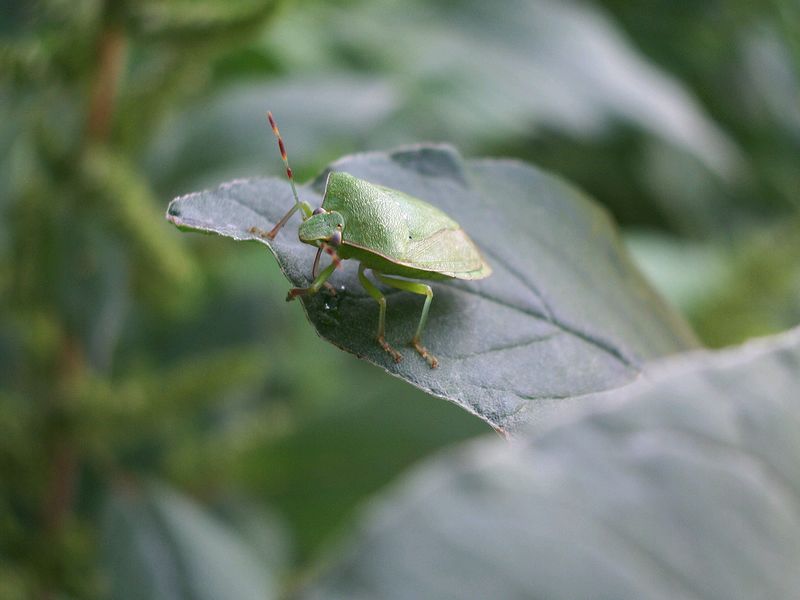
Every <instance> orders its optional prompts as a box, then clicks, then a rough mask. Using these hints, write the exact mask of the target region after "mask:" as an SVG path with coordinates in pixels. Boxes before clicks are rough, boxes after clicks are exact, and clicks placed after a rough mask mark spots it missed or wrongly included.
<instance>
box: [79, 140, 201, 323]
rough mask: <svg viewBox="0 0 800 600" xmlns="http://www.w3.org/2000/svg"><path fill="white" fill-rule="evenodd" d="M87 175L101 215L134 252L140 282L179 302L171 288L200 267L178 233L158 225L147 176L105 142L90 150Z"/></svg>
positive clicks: (190, 277)
mask: <svg viewBox="0 0 800 600" xmlns="http://www.w3.org/2000/svg"><path fill="white" fill-rule="evenodd" d="M83 176H84V177H85V182H86V186H87V188H88V190H89V192H90V193H93V194H96V195H97V197H98V198H99V201H100V202H99V206H98V208H99V209H100V211H102V212H101V214H102V215H103V216H105V217H106V219H107V222H108V223H109V224H110V225H111V226H112V227H113V228H114V231H115V233H117V234H118V235H119V236H120V238H121V239H122V240H124V241H125V242H126V244H127V247H128V250H129V251H130V253H131V254H132V255H133V258H134V260H133V264H134V267H135V268H136V276H137V283H138V284H139V286H140V287H141V288H142V289H143V290H144V291H145V292H147V293H148V294H149V296H150V297H151V298H155V299H157V300H158V301H160V302H162V303H164V304H165V305H169V304H170V303H171V302H175V301H176V298H175V295H174V294H170V292H171V291H172V292H174V291H175V290H177V289H180V288H183V289H186V288H188V287H190V286H191V285H192V283H193V282H194V280H195V275H196V273H195V270H196V267H195V265H194V263H193V262H192V259H191V257H190V256H189V254H188V253H187V252H186V250H185V249H184V248H183V247H182V246H181V245H180V244H177V243H176V242H177V240H176V239H175V238H173V237H172V236H170V235H163V232H159V231H158V229H157V228H154V223H157V222H158V220H157V219H154V217H155V215H154V214H153V211H154V210H155V203H154V201H153V197H152V193H151V191H150V188H149V186H148V184H147V182H146V180H145V179H144V178H143V177H142V175H141V174H140V173H138V172H137V170H136V168H135V167H134V166H133V165H132V164H131V163H130V162H129V161H128V160H127V159H126V158H125V157H124V156H123V155H121V154H118V153H115V152H113V151H108V150H106V149H104V148H100V147H95V148H93V149H92V150H91V151H90V152H89V153H88V154H87V158H86V160H85V163H84V164H83ZM179 299H180V300H183V297H181V298H179ZM173 308H176V307H175V306H173Z"/></svg>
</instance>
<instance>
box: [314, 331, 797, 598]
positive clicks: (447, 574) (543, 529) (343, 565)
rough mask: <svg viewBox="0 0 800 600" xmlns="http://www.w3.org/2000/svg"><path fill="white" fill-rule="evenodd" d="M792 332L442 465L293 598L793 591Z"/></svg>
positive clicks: (407, 488)
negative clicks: (527, 435) (523, 437)
mask: <svg viewBox="0 0 800 600" xmlns="http://www.w3.org/2000/svg"><path fill="white" fill-rule="evenodd" d="M798 386H800V329H797V330H794V331H792V332H790V333H788V334H786V335H783V336H780V337H776V338H772V339H768V340H763V341H759V342H757V343H753V344H750V345H748V346H745V347H742V348H737V349H735V350H732V351H728V352H724V353H719V354H711V353H708V354H705V355H704V354H695V355H691V356H690V357H689V358H682V359H679V360H675V361H673V362H672V363H671V364H668V365H664V366H662V367H661V369H660V370H659V371H656V370H655V369H654V371H653V374H652V377H651V378H649V380H643V381H640V382H639V383H638V384H634V385H631V386H629V387H628V388H623V389H620V390H615V391H612V392H609V393H607V394H605V395H604V396H606V397H605V398H598V399H596V400H595V401H593V402H591V403H589V404H588V405H584V407H586V406H588V407H590V408H589V409H588V410H586V409H585V408H584V410H582V411H579V412H576V414H574V415H573V418H571V419H566V420H564V419H562V420H561V421H560V422H558V423H556V424H553V423H550V424H548V426H547V427H541V428H540V430H539V432H538V433H537V434H536V435H534V436H533V437H532V438H529V439H528V440H526V441H525V442H522V443H517V444H510V445H509V444H504V443H502V442H500V441H499V440H489V441H486V440H485V441H483V442H482V443H473V444H471V445H469V446H467V447H465V448H464V449H462V450H461V451H460V452H456V453H451V454H449V455H446V456H443V457H439V458H437V459H434V460H432V461H430V462H429V463H428V464H427V465H425V466H424V467H422V468H421V469H418V470H417V472H415V473H414V474H412V475H411V476H410V477H408V478H407V479H406V480H405V481H403V482H402V483H401V484H400V485H399V486H398V487H397V488H396V489H395V490H393V491H392V492H391V493H390V494H389V495H388V497H386V498H384V499H383V500H382V501H381V502H379V503H377V504H376V505H374V506H373V507H372V510H370V511H369V512H368V514H367V515H366V518H365V519H364V521H363V523H362V526H361V528H360V531H359V532H358V534H357V535H356V536H355V539H354V540H352V541H351V543H350V545H349V546H348V547H347V548H345V549H340V550H339V551H338V552H337V553H336V555H335V556H336V558H335V559H334V562H333V564H332V565H331V566H330V567H329V568H328V569H327V571H326V573H325V574H324V575H323V576H322V577H321V578H319V579H317V581H316V582H314V583H313V584H311V585H310V586H309V587H308V589H307V590H306V591H305V593H302V594H300V597H302V598H304V599H308V600H322V599H326V598H348V599H353V600H358V599H366V598H382V599H385V600H392V599H395V598H437V599H441V600H446V599H449V598H453V599H458V600H467V599H470V598H481V599H483V598H507V599H516V598H519V599H523V598H548V599H550V600H558V599H559V598H564V599H567V598H615V599H620V600H622V599H628V598H629V599H638V598H651V599H662V598H663V599H673V598H720V599H722V598H724V599H726V600H735V599H739V598H740V599H750V598H765V599H767V598H769V599H775V600H778V599H784V598H794V597H798V595H800V571H798V569H797V568H796V567H797V559H798V556H800V516H798V506H800V470H798V469H797V463H798V461H800V443H799V442H798V439H799V438H798V436H797V431H798V430H799V429H800V403H798V402H797V389H798Z"/></svg>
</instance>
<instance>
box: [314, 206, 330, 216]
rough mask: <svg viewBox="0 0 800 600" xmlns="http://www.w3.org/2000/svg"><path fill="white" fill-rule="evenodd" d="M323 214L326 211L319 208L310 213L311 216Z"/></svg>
mask: <svg viewBox="0 0 800 600" xmlns="http://www.w3.org/2000/svg"><path fill="white" fill-rule="evenodd" d="M325 212H327V211H326V210H325V209H324V208H322V207H321V206H320V207H319V208H315V209H314V212H312V213H311V214H312V215H321V214H323V213H325Z"/></svg>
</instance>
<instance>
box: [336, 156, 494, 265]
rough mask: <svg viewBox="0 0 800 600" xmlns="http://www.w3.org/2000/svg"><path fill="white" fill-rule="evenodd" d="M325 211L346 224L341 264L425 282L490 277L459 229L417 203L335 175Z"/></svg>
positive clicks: (347, 176) (442, 215)
mask: <svg viewBox="0 0 800 600" xmlns="http://www.w3.org/2000/svg"><path fill="white" fill-rule="evenodd" d="M322 207H323V208H324V209H325V210H328V211H336V212H338V213H340V214H341V215H342V217H343V218H344V228H343V229H344V231H343V234H342V244H341V246H340V247H339V249H338V253H339V256H341V258H343V259H347V258H354V259H356V260H359V261H360V262H362V263H363V264H364V265H365V266H367V267H369V268H372V269H375V270H377V271H380V272H382V273H387V274H394V275H401V276H404V277H413V278H422V279H449V278H455V279H483V278H484V277H487V276H489V274H490V273H491V268H490V267H489V265H488V264H487V263H486V261H485V260H484V259H483V257H482V256H481V253H480V251H479V250H478V248H477V246H476V245H475V243H474V242H473V241H472V240H471V239H470V238H469V236H468V235H467V234H466V233H465V232H464V230H463V229H461V227H460V226H459V224H458V223H456V222H455V221H454V220H453V219H451V218H450V217H448V216H447V215H446V214H445V213H443V212H442V211H441V210H439V209H438V208H436V207H434V206H431V205H430V204H428V203H427V202H425V201H423V200H420V199H419V198H414V197H413V196H409V195H408V194H405V193H403V192H400V191H398V190H394V189H391V188H387V187H383V186H380V185H375V184H373V183H369V182H368V181H364V180H363V179H358V178H357V177H353V176H352V175H350V174H348V173H340V172H332V173H330V174H329V175H328V181H327V184H326V186H325V198H324V199H323V202H322Z"/></svg>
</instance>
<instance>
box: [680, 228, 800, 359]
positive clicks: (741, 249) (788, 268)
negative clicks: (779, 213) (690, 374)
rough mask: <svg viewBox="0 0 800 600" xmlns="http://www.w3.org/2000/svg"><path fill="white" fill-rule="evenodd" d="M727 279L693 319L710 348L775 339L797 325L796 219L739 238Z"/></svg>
mask: <svg viewBox="0 0 800 600" xmlns="http://www.w3.org/2000/svg"><path fill="white" fill-rule="evenodd" d="M736 242H737V243H736V246H735V247H734V249H733V250H732V251H731V259H730V264H729V269H728V273H727V277H726V278H725V279H724V282H723V285H721V286H709V287H708V288H707V290H706V293H705V295H704V297H703V299H702V302H700V303H698V305H697V306H696V307H695V311H694V313H693V321H695V322H696V323H697V328H698V331H699V332H700V335H701V336H702V339H703V340H705V341H707V342H708V344H709V345H711V346H724V345H727V344H735V343H739V342H742V341H744V340H746V339H747V338H749V337H753V336H758V335H766V334H771V333H777V332H779V331H782V330H784V329H786V328H787V327H793V326H795V325H797V324H798V323H800V218H798V217H795V218H794V219H791V220H785V221H783V222H779V223H777V224H774V225H771V226H767V227H763V228H761V229H759V230H757V231H755V232H754V233H752V234H746V235H741V236H739V238H738V239H737V240H736Z"/></svg>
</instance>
